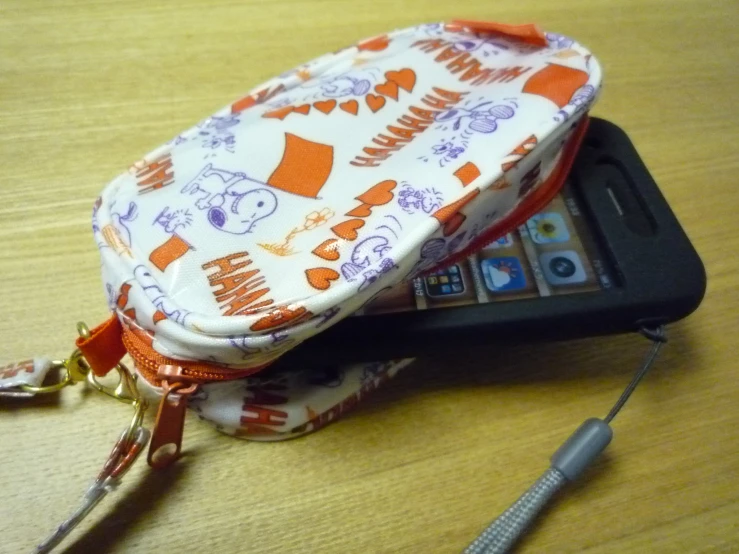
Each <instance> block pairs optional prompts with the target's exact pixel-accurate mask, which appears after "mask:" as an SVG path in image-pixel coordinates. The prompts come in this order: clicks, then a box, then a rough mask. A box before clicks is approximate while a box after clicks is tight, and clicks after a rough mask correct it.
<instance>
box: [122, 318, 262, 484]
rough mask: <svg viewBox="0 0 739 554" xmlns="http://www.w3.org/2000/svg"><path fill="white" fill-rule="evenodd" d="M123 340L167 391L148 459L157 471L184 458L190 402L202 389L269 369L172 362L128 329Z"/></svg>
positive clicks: (144, 372) (140, 367)
mask: <svg viewBox="0 0 739 554" xmlns="http://www.w3.org/2000/svg"><path fill="white" fill-rule="evenodd" d="M121 338H122V340H123V344H124V345H125V347H126V350H128V353H129V354H130V355H131V357H132V358H133V360H134V362H135V365H136V369H137V370H138V371H139V373H141V375H142V376H143V377H144V379H146V380H147V381H148V382H149V383H151V384H152V385H155V386H158V387H160V388H162V390H163V391H164V394H163V395H162V399H161V400H160V401H159V408H158V409H157V417H156V422H155V423H154V430H153V431H152V434H151V442H150V443H149V453H148V455H147V461H148V462H149V465H150V466H151V467H153V468H155V469H162V468H165V467H167V466H169V465H170V464H172V463H173V462H174V461H175V460H177V458H178V457H179V456H180V452H181V450H182V434H183V430H184V427H185V413H186V410H187V401H188V399H189V397H190V395H192V394H193V393H194V392H196V391H197V390H198V388H199V387H200V385H202V384H203V383H204V382H207V381H226V380H229V379H240V378H243V377H246V376H248V375H251V374H253V373H255V372H257V371H259V370H261V369H263V368H264V367H265V366H264V365H261V366H259V367H251V368H249V369H239V370H237V369H229V368H226V367H222V366H217V365H213V364H206V363H202V362H183V361H182V360H175V359H172V358H168V357H166V356H162V355H161V354H159V353H158V352H157V351H156V350H154V348H152V347H151V346H149V345H148V344H147V343H146V341H145V340H144V339H142V338H141V337H140V336H138V335H137V334H136V332H135V331H133V330H131V329H130V328H129V327H128V326H124V327H123V334H122V335H121ZM265 365H268V364H265Z"/></svg>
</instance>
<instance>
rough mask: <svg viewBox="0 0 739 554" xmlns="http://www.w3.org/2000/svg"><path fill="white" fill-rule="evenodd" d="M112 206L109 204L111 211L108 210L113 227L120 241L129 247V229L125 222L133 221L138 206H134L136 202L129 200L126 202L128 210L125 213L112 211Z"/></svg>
mask: <svg viewBox="0 0 739 554" xmlns="http://www.w3.org/2000/svg"><path fill="white" fill-rule="evenodd" d="M114 206H115V204H113V206H111V212H110V218H111V219H112V220H113V227H115V228H116V230H117V231H118V236H119V237H120V239H121V241H122V242H123V243H124V244H125V245H126V246H128V247H129V248H130V247H131V230H130V229H129V228H128V225H127V223H130V222H131V221H134V220H135V219H136V216H138V208H136V204H135V203H134V202H130V203H129V204H128V210H126V213H125V214H121V213H120V212H115V211H112V210H113V207H114Z"/></svg>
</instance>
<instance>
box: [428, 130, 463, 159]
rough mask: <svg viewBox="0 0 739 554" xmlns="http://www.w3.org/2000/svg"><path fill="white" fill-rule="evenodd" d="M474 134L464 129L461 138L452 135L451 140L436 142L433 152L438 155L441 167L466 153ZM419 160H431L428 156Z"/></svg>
mask: <svg viewBox="0 0 739 554" xmlns="http://www.w3.org/2000/svg"><path fill="white" fill-rule="evenodd" d="M471 136H472V135H471V134H470V133H469V131H467V130H464V131H463V132H462V133H461V135H460V138H459V139H457V136H456V135H455V136H452V137H451V138H450V139H449V140H446V139H442V141H441V142H440V143H439V144H436V145H434V146H433V147H432V149H431V152H432V153H433V155H434V156H436V157H437V158H438V160H439V167H444V166H446V164H448V163H449V162H451V161H452V160H456V159H457V158H459V156H461V155H462V154H464V153H465V151H466V150H467V147H468V146H469V144H470V143H469V140H468V139H469V138H470V137H471ZM418 159H419V160H423V161H424V162H428V161H429V157H428V156H420V157H419V158H418Z"/></svg>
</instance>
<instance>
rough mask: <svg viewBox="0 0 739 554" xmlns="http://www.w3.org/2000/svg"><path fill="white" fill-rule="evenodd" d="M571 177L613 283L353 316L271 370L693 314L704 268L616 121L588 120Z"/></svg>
mask: <svg viewBox="0 0 739 554" xmlns="http://www.w3.org/2000/svg"><path fill="white" fill-rule="evenodd" d="M569 178H570V180H571V183H572V185H573V189H574V191H575V193H576V194H577V196H578V200H579V201H580V203H581V205H582V208H583V210H584V211H585V212H586V215H587V216H589V218H590V223H591V224H592V225H591V227H592V229H593V232H594V233H595V235H596V238H597V240H598V243H599V247H600V249H601V251H602V252H603V253H604V255H605V256H606V257H607V258H608V259H609V261H610V265H611V267H612V268H614V271H615V280H616V282H617V283H616V286H614V287H612V288H610V289H607V290H601V291H597V292H585V293H577V294H568V295H559V296H550V297H545V298H532V299H525V300H512V301H508V302H497V303H491V304H482V305H470V306H463V307H455V308H443V309H435V310H425V311H413V312H402V313H393V314H382V315H368V316H362V317H351V318H347V319H345V320H343V321H342V322H341V323H339V324H337V325H336V326H334V327H333V328H331V329H329V330H327V331H325V332H323V333H321V334H320V335H318V336H316V337H314V338H311V339H309V340H308V341H306V342H304V343H303V344H302V345H300V346H299V347H298V348H296V349H295V350H293V351H292V352H290V353H289V354H287V355H286V356H284V357H283V358H282V359H281V360H279V361H278V362H277V363H276V365H278V366H279V367H281V368H289V367H306V365H308V366H311V365H322V366H325V365H326V364H335V363H348V362H359V361H371V360H386V359H393V358H403V357H415V356H420V355H424V356H428V355H434V354H435V353H444V352H447V351H449V350H450V349H451V348H455V349H459V348H469V347H474V346H477V345H480V344H490V343H493V342H505V343H510V342H512V341H516V342H523V341H526V342H531V341H551V340H565V339H574V338H582V337H588V336H597V335H605V334H614V333H625V332H632V331H635V330H637V329H639V328H640V327H641V326H643V325H657V324H662V323H669V322H673V321H676V320H679V319H681V318H684V317H686V316H687V315H689V314H690V313H691V312H693V311H694V310H695V309H696V308H697V307H698V305H699V304H700V302H701V300H702V298H703V295H704V293H705V288H706V274H705V269H704V267H703V264H702V262H701V260H700V258H699V256H698V254H697V252H696V251H695V249H694V248H693V246H692V244H691V243H690V240H689V239H688V237H687V236H686V234H685V232H684V231H683V229H682V227H681V226H680V223H679V222H678V220H677V218H676V217H675V215H674V213H673V212H672V210H671V209H670V207H669V205H668V204H667V202H666V200H665V198H664V197H663V195H662V193H661V192H660V190H659V188H658V187H657V184H656V183H655V182H654V180H653V179H652V177H651V175H650V174H649V171H648V170H647V168H646V166H645V165H644V163H643V162H642V160H641V158H640V157H639V154H638V153H637V151H636V149H635V148H634V146H633V144H632V143H631V141H630V140H629V138H628V136H627V135H626V133H625V132H624V131H623V130H622V129H620V128H619V127H617V126H616V125H614V124H613V123H610V122H608V121H605V120H603V119H598V118H591V121H590V126H589V129H588V132H587V135H586V137H585V139H584V142H583V145H582V148H581V150H580V152H579V153H578V156H577V159H576V161H575V163H574V166H573V168H572V171H571V173H570V176H569ZM615 203H618V206H619V207H618V208H616V206H615ZM593 214H598V217H597V218H595V217H594V216H593Z"/></svg>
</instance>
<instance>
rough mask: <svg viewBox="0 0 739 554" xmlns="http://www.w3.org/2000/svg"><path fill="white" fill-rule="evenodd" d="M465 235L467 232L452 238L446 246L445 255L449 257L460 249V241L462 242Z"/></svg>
mask: <svg viewBox="0 0 739 554" xmlns="http://www.w3.org/2000/svg"><path fill="white" fill-rule="evenodd" d="M466 234H467V231H462V232H461V233H459V234H458V235H457V236H456V237H454V238H453V239H452V240H450V241H449V244H447V247H446V248H447V253H448V254H449V256H451V255H452V254H456V253H457V250H459V249H460V247H461V246H462V241H463V240H464V237H465V235H466Z"/></svg>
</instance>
